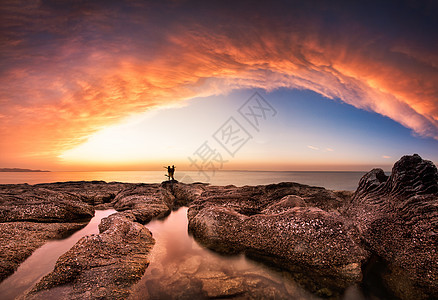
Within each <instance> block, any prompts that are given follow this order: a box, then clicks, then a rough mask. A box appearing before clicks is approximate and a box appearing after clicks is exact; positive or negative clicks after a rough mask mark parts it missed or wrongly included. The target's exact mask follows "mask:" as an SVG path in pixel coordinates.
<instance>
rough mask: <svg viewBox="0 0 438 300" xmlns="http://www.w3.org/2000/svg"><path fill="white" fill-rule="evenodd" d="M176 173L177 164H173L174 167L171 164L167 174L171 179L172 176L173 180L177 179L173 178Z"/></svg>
mask: <svg viewBox="0 0 438 300" xmlns="http://www.w3.org/2000/svg"><path fill="white" fill-rule="evenodd" d="M174 173H175V166H174V165H172V168H171V167H170V166H167V174H168V175H166V176H167V177H168V178H169V180H170V179H171V178H172V180H175V178H173V174H174Z"/></svg>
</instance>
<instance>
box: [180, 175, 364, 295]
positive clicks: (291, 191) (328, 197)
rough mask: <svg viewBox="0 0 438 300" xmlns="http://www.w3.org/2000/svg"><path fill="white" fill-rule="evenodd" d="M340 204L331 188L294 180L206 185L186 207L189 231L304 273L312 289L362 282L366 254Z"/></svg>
mask: <svg viewBox="0 0 438 300" xmlns="http://www.w3.org/2000/svg"><path fill="white" fill-rule="evenodd" d="M343 203H345V202H344V200H343V199H342V198H340V197H338V196H337V195H336V193H334V192H332V191H328V190H326V189H323V188H317V187H310V186H306V185H300V184H296V183H281V184H275V185H267V186H256V187H248V186H247V187H242V188H237V187H234V186H227V187H212V186H207V187H204V191H203V192H202V193H201V195H199V196H198V197H197V198H196V199H195V201H194V202H193V203H192V206H191V207H190V210H189V212H188V219H189V231H190V232H191V233H192V234H193V236H194V237H195V238H196V239H197V240H198V241H199V242H200V243H202V244H203V245H205V246H206V247H208V248H210V249H214V250H215V251H218V252H222V253H239V252H244V253H246V254H247V255H249V256H251V257H254V258H256V259H259V260H264V261H266V262H268V263H270V264H273V265H276V266H281V267H282V268H286V269H288V270H291V271H293V272H298V273H300V274H301V275H303V274H307V276H306V278H301V282H302V283H303V284H304V285H306V287H307V288H308V289H310V290H312V291H314V292H318V291H321V290H324V289H327V290H329V289H332V290H334V291H338V292H339V291H342V290H343V289H345V288H346V287H348V286H350V285H352V284H354V283H357V282H360V281H361V279H362V273H361V265H362V263H364V262H365V261H366V259H367V257H368V255H369V253H368V252H367V251H365V250H364V249H363V248H362V247H361V245H360V241H359V238H358V236H357V231H356V230H355V229H354V228H353V227H352V226H350V225H348V222H346V221H345V219H344V217H343V216H342V215H341V214H340V213H339V212H338V209H339V208H340V207H341V205H342V204H343ZM306 206H308V207H306ZM316 206H318V207H316Z"/></svg>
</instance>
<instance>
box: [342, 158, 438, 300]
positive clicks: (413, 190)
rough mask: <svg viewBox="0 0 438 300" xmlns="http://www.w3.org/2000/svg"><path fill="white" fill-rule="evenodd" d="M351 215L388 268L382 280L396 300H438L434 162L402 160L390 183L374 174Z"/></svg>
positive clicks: (437, 196)
mask: <svg viewBox="0 0 438 300" xmlns="http://www.w3.org/2000/svg"><path fill="white" fill-rule="evenodd" d="M347 214H348V215H349V216H350V217H351V219H352V220H353V221H354V224H355V225H356V227H357V228H358V230H359V231H360V233H361V237H362V238H363V239H364V241H365V242H366V244H367V246H368V248H369V249H370V250H371V251H372V252H373V253H375V254H376V255H378V256H379V257H381V258H382V259H383V260H384V261H386V262H387V263H388V270H387V271H386V272H384V274H383V276H382V277H383V279H384V280H385V282H386V284H387V286H389V287H390V288H391V290H392V292H393V293H394V294H395V295H396V296H397V297H400V298H404V299H414V298H415V299H421V298H424V299H428V298H430V297H432V298H438V172H437V168H436V166H435V165H434V164H433V163H432V162H430V161H426V160H423V159H421V157H420V156H418V155H412V156H404V157H402V158H401V159H400V160H399V161H398V162H397V163H396V164H395V165H394V167H393V170H392V174H391V176H390V177H387V176H386V175H385V174H384V173H383V171H382V170H381V169H374V170H372V171H370V172H369V173H367V174H366V175H365V176H363V178H362V179H361V181H360V183H359V187H358V189H357V191H356V193H355V195H354V197H353V200H352V202H351V204H350V206H349V207H348V209H347Z"/></svg>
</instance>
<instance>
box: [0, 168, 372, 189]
mask: <svg viewBox="0 0 438 300" xmlns="http://www.w3.org/2000/svg"><path fill="white" fill-rule="evenodd" d="M364 174H365V172H292V171H284V172H273V171H217V172H216V173H215V174H214V175H212V174H211V173H209V174H208V175H210V178H207V177H205V176H204V175H202V174H199V173H198V172H197V171H184V172H183V171H180V172H176V173H175V179H177V180H179V181H182V182H185V183H191V182H195V181H200V182H209V183H211V184H213V185H229V184H233V185H236V186H243V185H259V184H270V183H279V182H291V181H292V182H298V183H302V184H308V185H314V186H322V187H325V188H327V189H332V190H349V191H354V190H356V188H357V185H358V183H359V180H360V178H361V177H362V176H363V175H364ZM164 175H165V172H164V171H106V172H41V173H39V172H0V184H16V183H28V184H37V183H49V182H60V181H78V180H103V181H106V182H111V181H118V182H133V183H137V182H144V183H160V182H162V181H163V180H166V177H165V176H164Z"/></svg>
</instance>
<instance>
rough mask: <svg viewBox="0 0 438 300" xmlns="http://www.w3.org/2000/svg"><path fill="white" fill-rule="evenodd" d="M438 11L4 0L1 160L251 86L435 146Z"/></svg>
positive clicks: (409, 6)
mask: <svg viewBox="0 0 438 300" xmlns="http://www.w3.org/2000/svg"><path fill="white" fill-rule="evenodd" d="M388 3H389V2H388ZM436 13H437V7H436V6H434V5H433V4H431V3H428V2H427V4H415V3H414V2H412V3H411V2H409V1H407V2H406V3H404V4H400V5H397V6H396V5H391V4H385V5H383V4H380V3H378V2H376V3H371V2H367V4H363V5H360V4H342V5H341V4H335V3H332V2H330V3H327V4H326V3H325V2H321V3H319V2H313V1H309V2H307V4H302V3H300V5H298V4H294V3H289V4H285V3H283V2H281V1H280V2H276V3H275V4H269V5H268V4H264V5H262V4H253V3H251V2H241V3H240V4H234V3H232V2H228V1H222V2H210V1H209V2H208V3H207V2H193V1H169V2H166V3H164V2H161V1H160V3H158V2H156V1H154V2H153V1H151V2H142V1H138V2H137V1H126V3H122V4H121V3H117V4H116V3H112V2H107V1H93V2H92V3H88V2H86V1H84V2H83V3H82V2H81V1H79V2H76V1H71V2H70V1H65V2H62V1H36V2H32V3H29V2H27V1H23V3H20V2H19V1H9V2H8V1H3V2H2V7H1V12H0V17H1V19H2V22H1V25H0V26H1V28H0V30H1V31H0V42H1V46H0V56H1V61H0V80H1V83H2V84H1V87H0V162H2V163H5V162H6V161H7V159H11V158H12V157H15V158H16V160H17V161H18V159H19V158H20V157H32V156H34V157H38V158H45V157H47V158H53V157H55V156H56V155H58V154H59V153H61V152H62V151H64V150H66V149H69V148H71V147H73V146H75V145H77V144H79V143H81V142H83V141H84V140H85V139H86V138H87V137H88V136H90V134H92V133H93V132H96V131H98V130H99V129H102V128H104V127H105V126H106V125H109V124H114V123H116V122H119V121H121V120H123V119H124V118H126V117H128V116H130V115H132V114H135V113H140V112H144V111H146V110H148V109H152V108H155V107H160V106H163V105H177V104H178V103H179V101H182V100H184V99H188V98H191V97H195V96H207V95H212V94H221V93H226V92H228V91H230V90H233V89H240V88H253V87H257V88H263V89H266V90H268V91H270V90H274V89H277V88H280V87H286V88H296V89H309V90H312V91H315V92H317V93H319V94H321V95H323V96H325V97H327V98H329V99H338V100H341V101H344V102H346V103H348V104H351V105H353V106H355V107H357V108H360V109H365V110H369V111H374V112H376V113H378V114H381V115H384V116H387V117H389V118H391V119H393V120H395V121H397V122H399V123H400V124H402V125H403V126H406V127H408V128H410V129H412V130H413V132H414V133H415V134H418V135H420V136H424V137H433V138H435V139H438V54H437V53H438V52H437V51H436V50H437V49H438V36H437V35H438V34H437V32H436V30H434V28H438V24H437V22H438V21H437V20H436V17H435V16H436ZM327 151H331V150H329V149H327Z"/></svg>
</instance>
